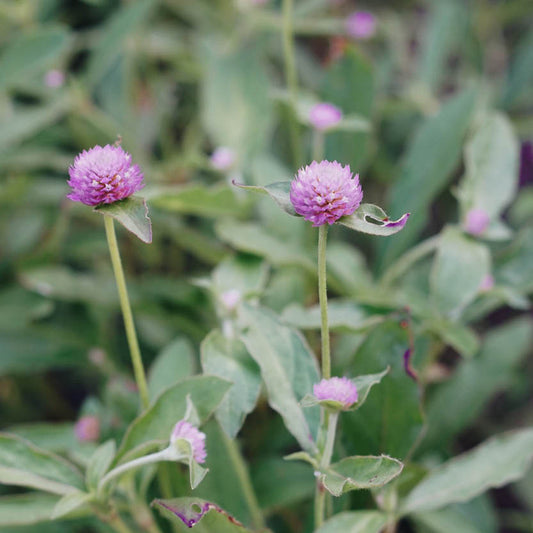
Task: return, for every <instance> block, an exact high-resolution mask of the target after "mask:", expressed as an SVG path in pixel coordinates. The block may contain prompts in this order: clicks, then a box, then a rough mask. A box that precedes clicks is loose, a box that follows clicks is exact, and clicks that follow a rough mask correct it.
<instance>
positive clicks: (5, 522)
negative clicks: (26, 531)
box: [0, 492, 58, 528]
mask: <svg viewBox="0 0 533 533" xmlns="http://www.w3.org/2000/svg"><path fill="white" fill-rule="evenodd" d="M57 501H58V497H57V496H55V495H52V494H46V493H43V492H28V493H26V494H17V495H14V496H13V495H9V496H2V497H0V528H7V527H9V526H29V525H33V524H38V523H39V522H46V521H47V520H50V517H51V515H52V511H53V509H54V506H55V505H56V503H57Z"/></svg>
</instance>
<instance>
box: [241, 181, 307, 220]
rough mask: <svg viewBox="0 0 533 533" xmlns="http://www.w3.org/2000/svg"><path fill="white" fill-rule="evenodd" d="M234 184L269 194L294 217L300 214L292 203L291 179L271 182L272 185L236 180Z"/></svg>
mask: <svg viewBox="0 0 533 533" xmlns="http://www.w3.org/2000/svg"><path fill="white" fill-rule="evenodd" d="M232 183H233V185H236V186H237V187H240V188H241V189H245V190H247V191H254V192H258V193H262V194H268V195H269V196H270V197H271V198H272V199H273V200H274V201H275V202H276V203H277V204H278V205H279V206H280V207H281V209H283V211H285V213H287V214H289V215H292V216H294V217H297V216H299V215H298V213H296V211H295V209H294V206H293V205H292V202H291V198H290V192H291V182H290V181H278V182H276V183H271V184H270V185H265V186H264V187H261V186H260V185H244V184H242V183H237V182H236V181H233V182H232Z"/></svg>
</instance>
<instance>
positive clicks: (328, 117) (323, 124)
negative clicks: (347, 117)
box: [309, 102, 342, 130]
mask: <svg viewBox="0 0 533 533" xmlns="http://www.w3.org/2000/svg"><path fill="white" fill-rule="evenodd" d="M341 120H342V111H341V110H340V109H339V108H338V107H337V106H334V105H333V104H329V103H327V102H322V103H320V104H316V105H315V106H313V108H312V109H311V111H310V112H309V121H310V122H311V124H312V126H313V127H314V128H316V129H317V130H327V129H329V128H331V127H333V126H335V125H336V124H338V123H339V122H340V121H341Z"/></svg>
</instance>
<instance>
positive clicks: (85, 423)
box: [74, 415, 100, 442]
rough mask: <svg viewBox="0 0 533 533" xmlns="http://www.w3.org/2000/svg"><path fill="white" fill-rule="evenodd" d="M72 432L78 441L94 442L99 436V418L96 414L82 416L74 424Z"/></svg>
mask: <svg viewBox="0 0 533 533" xmlns="http://www.w3.org/2000/svg"><path fill="white" fill-rule="evenodd" d="M74 434H75V435H76V438H77V439H78V440H79V441H80V442H96V441H97V440H98V439H99V438H100V420H99V419H98V417H96V416H92V415H89V416H82V417H81V418H80V419H79V420H78V421H77V422H76V425H75V426H74Z"/></svg>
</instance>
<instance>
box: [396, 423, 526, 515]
mask: <svg viewBox="0 0 533 533" xmlns="http://www.w3.org/2000/svg"><path fill="white" fill-rule="evenodd" d="M532 459H533V429H531V428H530V429H523V430H516V431H512V432H509V433H505V434H503V435H498V436H496V437H493V438H491V439H489V440H488V441H485V442H484V443H483V444H480V445H479V446H477V447H476V448H474V449H473V450H471V451H469V452H467V453H463V454H462V455H459V456H458V457H454V458H453V459H450V460H449V461H447V462H446V463H444V464H442V465H441V466H439V467H437V468H435V469H434V470H432V471H431V472H430V474H429V475H428V476H427V477H426V478H424V479H423V480H422V482H421V483H419V484H418V485H417V486H416V487H415V488H414V489H413V490H412V491H411V492H410V493H409V494H408V495H407V497H406V498H405V500H404V501H403V502H402V504H401V506H400V511H401V512H402V513H403V514H409V513H413V512H420V511H431V510H435V509H441V508H442V507H446V506H447V505H450V504H451V503H457V502H465V501H468V500H471V499H472V498H474V497H476V496H478V495H480V494H482V493H483V492H485V491H486V490H488V489H490V488H493V487H501V486H503V485H506V484H507V483H510V482H511V481H516V480H517V479H520V478H521V477H522V476H523V475H524V474H525V473H526V471H527V470H528V468H529V466H530V464H531V460H532Z"/></svg>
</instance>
